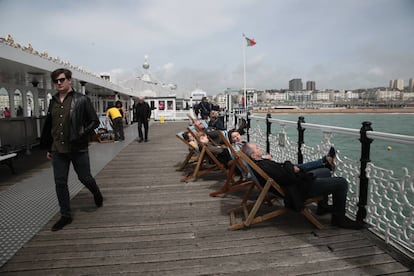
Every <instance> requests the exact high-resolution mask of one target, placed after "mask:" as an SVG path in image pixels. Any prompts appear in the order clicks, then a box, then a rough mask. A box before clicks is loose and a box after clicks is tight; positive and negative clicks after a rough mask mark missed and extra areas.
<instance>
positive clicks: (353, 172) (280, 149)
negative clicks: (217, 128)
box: [229, 113, 414, 259]
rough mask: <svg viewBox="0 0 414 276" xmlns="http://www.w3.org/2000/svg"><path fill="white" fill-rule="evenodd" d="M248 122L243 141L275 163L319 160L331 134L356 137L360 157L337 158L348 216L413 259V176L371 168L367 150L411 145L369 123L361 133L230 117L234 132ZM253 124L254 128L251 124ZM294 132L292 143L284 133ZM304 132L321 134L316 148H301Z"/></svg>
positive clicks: (301, 121)
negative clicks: (387, 144) (377, 146)
mask: <svg viewBox="0 0 414 276" xmlns="http://www.w3.org/2000/svg"><path fill="white" fill-rule="evenodd" d="M241 119H245V120H246V121H247V127H248V128H247V130H246V133H247V140H248V141H253V142H254V143H256V144H257V145H258V146H259V147H261V148H262V149H264V150H266V152H268V153H270V154H272V156H273V157H274V159H276V160H297V163H299V164H300V163H303V161H304V160H305V161H311V160H314V159H315V158H320V157H322V156H323V155H324V153H325V152H326V151H327V150H328V149H329V147H330V145H331V137H332V134H333V133H336V134H344V135H349V136H356V137H359V141H360V146H361V150H360V158H359V160H352V159H349V158H347V157H345V156H341V155H340V154H339V155H337V158H336V163H337V169H336V171H335V175H338V176H342V177H344V178H346V179H347V181H348V183H349V190H348V196H347V214H348V215H349V216H351V217H355V218H356V220H357V221H358V222H360V223H366V224H368V225H369V226H370V227H369V230H370V231H372V232H374V233H375V234H376V235H378V236H379V237H381V238H382V239H383V240H384V241H385V242H386V243H387V244H391V245H392V246H394V247H395V248H397V249H399V250H400V251H402V252H403V253H404V254H406V255H408V256H409V257H410V258H411V259H414V175H413V172H411V173H410V172H409V171H408V169H407V168H403V171H404V175H403V176H402V177H399V178H397V177H394V173H393V171H392V170H390V169H387V168H382V167H378V166H376V165H374V164H372V163H371V160H370V146H371V144H372V143H373V142H374V141H375V140H382V141H391V142H396V143H399V144H404V145H407V146H410V145H413V144H414V137H413V136H408V135H400V134H392V133H384V132H377V131H374V130H373V129H372V126H371V122H362V126H361V128H360V129H352V128H343V127H337V126H328V125H318V124H310V123H306V122H305V119H304V117H302V116H301V117H299V118H298V121H297V122H295V121H287V120H280V119H273V118H271V114H267V115H266V117H263V116H252V115H250V114H249V113H247V114H246V113H244V114H239V113H237V114H236V113H234V118H232V119H229V121H230V122H231V123H234V126H235V127H236V128H237V126H238V121H240V120H241ZM252 121H253V122H254V123H252ZM272 124H278V126H279V131H278V133H275V134H273V133H272ZM287 127H291V128H296V130H297V139H298V140H297V142H293V141H292V140H291V138H290V137H289V136H288V135H287V133H286V128H287ZM305 129H313V130H317V131H321V132H322V134H323V140H322V141H321V143H320V145H317V146H316V147H309V146H307V145H306V144H305V135H304V133H305Z"/></svg>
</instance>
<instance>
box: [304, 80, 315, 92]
mask: <svg viewBox="0 0 414 276" xmlns="http://www.w3.org/2000/svg"><path fill="white" fill-rule="evenodd" d="M306 90H308V91H315V90H316V84H315V81H307V82H306Z"/></svg>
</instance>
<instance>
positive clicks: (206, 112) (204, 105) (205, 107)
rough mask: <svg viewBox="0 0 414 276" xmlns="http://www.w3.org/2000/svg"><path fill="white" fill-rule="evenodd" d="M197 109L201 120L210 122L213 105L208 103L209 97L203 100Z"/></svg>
mask: <svg viewBox="0 0 414 276" xmlns="http://www.w3.org/2000/svg"><path fill="white" fill-rule="evenodd" d="M197 109H198V113H199V114H200V116H201V119H203V120H208V118H209V116H210V112H211V104H210V103H209V102H208V100H207V97H203V98H202V99H201V102H200V103H199V104H198V105H197Z"/></svg>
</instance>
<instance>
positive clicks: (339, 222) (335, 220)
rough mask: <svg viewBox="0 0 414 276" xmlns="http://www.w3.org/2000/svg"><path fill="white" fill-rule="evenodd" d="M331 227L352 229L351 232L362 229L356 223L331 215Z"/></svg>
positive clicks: (344, 217) (346, 218)
mask: <svg viewBox="0 0 414 276" xmlns="http://www.w3.org/2000/svg"><path fill="white" fill-rule="evenodd" d="M331 225H332V226H337V227H339V228H344V229H352V230H359V229H362V228H364V227H363V225H361V224H359V223H358V222H356V221H353V220H351V219H349V218H348V217H346V216H343V217H340V216H334V215H332V220H331Z"/></svg>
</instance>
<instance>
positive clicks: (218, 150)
mask: <svg viewBox="0 0 414 276" xmlns="http://www.w3.org/2000/svg"><path fill="white" fill-rule="evenodd" d="M198 136H199V139H200V142H201V143H203V144H204V145H205V146H207V148H208V149H209V150H210V151H211V153H213V154H214V156H215V157H216V158H217V160H218V161H220V163H221V164H223V165H224V167H226V168H228V163H229V161H230V160H231V159H232V158H231V156H230V153H229V151H228V149H227V147H225V145H214V144H213V143H212V142H211V141H210V140H209V139H208V137H207V134H206V133H204V132H198Z"/></svg>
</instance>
